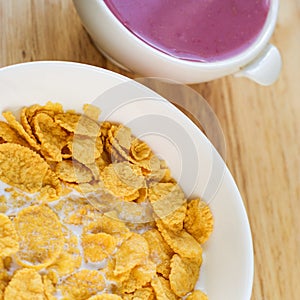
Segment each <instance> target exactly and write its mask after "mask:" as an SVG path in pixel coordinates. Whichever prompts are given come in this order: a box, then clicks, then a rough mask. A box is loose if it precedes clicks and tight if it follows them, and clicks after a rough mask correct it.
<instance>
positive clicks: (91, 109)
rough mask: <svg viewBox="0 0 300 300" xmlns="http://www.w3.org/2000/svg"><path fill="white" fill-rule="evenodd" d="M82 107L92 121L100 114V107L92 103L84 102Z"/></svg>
mask: <svg viewBox="0 0 300 300" xmlns="http://www.w3.org/2000/svg"><path fill="white" fill-rule="evenodd" d="M82 109H83V111H84V115H85V116H87V117H89V118H90V119H92V120H94V121H98V119H99V116H100V114H101V109H100V108H99V107H97V106H95V105H92V104H84V105H83V108H82Z"/></svg>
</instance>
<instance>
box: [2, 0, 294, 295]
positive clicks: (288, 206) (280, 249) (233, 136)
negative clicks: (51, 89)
mask: <svg viewBox="0 0 300 300" xmlns="http://www.w3.org/2000/svg"><path fill="white" fill-rule="evenodd" d="M0 34H1V41H0V45H1V46H0V67H3V66H7V65H11V64H16V63H20V62H27V61H35V60H68V61H77V62H82V63H88V64H92V65H96V66H100V67H104V68H107V69H110V70H113V71H116V72H119V73H122V74H125V75H127V76H129V77H137V76H138V75H137V74H130V73H126V72H124V71H122V70H121V69H119V68H118V67H116V66H114V65H113V64H112V63H110V62H109V61H107V60H106V59H105V58H104V57H103V56H101V55H100V54H99V53H98V51H97V50H96V49H95V47H94V46H93V44H92V42H91V40H90V38H89V37H88V35H87V33H86V32H85V30H84V29H83V27H82V25H81V23H80V20H79V17H78V16H77V14H76V11H75V9H74V6H73V3H72V1H71V0H9V1H8V0H0ZM272 42H273V43H274V44H276V45H277V46H278V48H279V49H280V51H281V53H282V57H283V70H282V73H281V76H280V78H279V80H278V81H277V82H276V83H275V84H274V85H273V86H271V87H261V86H259V85H257V84H255V83H253V82H250V81H249V80H247V79H241V78H234V77H227V78H223V79H220V80H215V81H212V82H209V83H203V84H195V85H192V86H191V88H193V89H194V90H195V91H197V92H199V93H200V94H202V95H203V96H204V98H205V99H206V100H207V102H208V103H209V104H210V106H211V107H212V109H213V110H214V112H215V114H216V116H217V117H218V119H219V122H220V124H221V127H222V130H223V134H224V137H225V141H226V153H225V151H223V150H224V149H223V150H222V151H223V152H224V153H223V156H224V157H225V159H226V163H227V165H228V167H229V169H230V170H231V172H232V174H233V176H234V178H235V180H236V182H237V185H238V187H239V189H240V192H241V194H242V197H243V199H244V202H245V206H246V209H247V212H248V216H249V220H250V224H251V228H252V234H253V243H254V252H255V277H254V286H253V295H252V299H253V300H277V299H278V300H279V299H281V300H283V299H286V300H297V299H300V284H299V282H298V281H299V278H300V259H299V256H300V217H299V215H300V157H299V154H300V153H299V152H300V55H299V53H300V1H299V0H288V1H281V7H280V13H279V19H278V24H277V27H276V30H275V34H274V36H273V38H272ZM0 101H5V99H0ZM182 101H183V104H184V106H185V107H186V106H188V108H191V109H192V110H193V111H196V112H197V109H198V106H197V103H196V102H195V101H194V102H193V101H190V102H189V103H187V102H184V101H185V100H182ZM237 288H238V287H237ZM220 300H222V299H220Z"/></svg>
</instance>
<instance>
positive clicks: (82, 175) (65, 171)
mask: <svg viewBox="0 0 300 300" xmlns="http://www.w3.org/2000/svg"><path fill="white" fill-rule="evenodd" d="M55 173H56V174H57V176H58V177H59V178H60V179H61V180H62V181H66V182H75V183H85V182H90V181H92V180H93V174H92V172H91V170H90V169H88V168H87V167H86V166H84V165H82V164H80V163H78V162H76V161H72V160H64V161H61V162H59V163H58V164H57V165H56V167H55Z"/></svg>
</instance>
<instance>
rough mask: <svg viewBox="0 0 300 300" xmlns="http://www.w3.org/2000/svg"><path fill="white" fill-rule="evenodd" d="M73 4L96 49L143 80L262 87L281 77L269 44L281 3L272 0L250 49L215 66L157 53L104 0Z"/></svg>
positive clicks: (277, 56) (76, 0) (276, 54)
mask: <svg viewBox="0 0 300 300" xmlns="http://www.w3.org/2000/svg"><path fill="white" fill-rule="evenodd" d="M73 2H74V4H75V7H76V9H77V12H78V14H79V16H80V18H81V20H82V23H83V25H84V26H85V28H86V30H87V31H88V32H89V34H90V36H91V37H92V39H93V40H94V42H95V45H96V46H97V48H98V49H99V50H100V51H101V52H102V53H103V54H104V55H105V56H106V57H108V58H109V59H110V60H112V61H113V62H114V63H115V64H117V65H119V66H120V67H122V68H125V69H127V70H131V71H133V72H134V73H138V74H140V75H142V76H147V77H160V78H167V79H172V80H175V81H178V82H181V83H197V82H203V81H209V80H212V79H216V78H219V77H223V76H226V75H229V74H235V75H236V76H239V77H248V78H250V79H252V80H254V81H256V82H258V83H260V84H262V85H270V84H272V83H274V82H275V81H276V79H277V78H278V76H279V73H280V70H281V65H282V62H281V56H280V53H279V51H278V49H277V48H276V47H275V46H273V45H271V44H270V43H269V40H270V38H271V36H272V33H273V31H274V28H275V24H276V20H277V14H278V7H279V0H271V6H270V10H269V14H268V17H267V20H266V23H265V26H264V28H263V29H262V32H261V34H260V35H259V37H258V38H257V40H256V42H255V43H254V44H253V45H252V46H251V47H249V48H248V49H246V50H245V51H243V52H242V53H241V54H238V55H236V56H234V57H231V58H229V59H226V60H223V61H220V62H215V63H202V62H192V61H187V60H183V59H178V58H175V57H172V56H170V55H167V54H165V53H163V52H161V51H159V50H156V49H155V48H153V47H151V46H149V45H148V44H146V43H145V42H143V41H142V40H140V39H139V38H137V37H136V36H135V35H134V34H132V33H131V32H130V31H129V30H127V29H126V28H125V26H123V25H122V24H121V22H120V21H119V20H118V19H117V18H116V17H115V16H114V14H113V13H112V12H111V11H110V10H109V9H108V8H107V6H106V4H105V3H104V1H103V0H89V1H86V0H73Z"/></svg>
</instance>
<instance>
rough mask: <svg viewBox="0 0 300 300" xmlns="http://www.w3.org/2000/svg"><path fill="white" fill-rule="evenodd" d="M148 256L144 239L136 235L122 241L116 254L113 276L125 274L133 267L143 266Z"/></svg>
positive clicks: (147, 248)
mask: <svg viewBox="0 0 300 300" xmlns="http://www.w3.org/2000/svg"><path fill="white" fill-rule="evenodd" d="M148 256H149V247H148V243H147V241H146V239H145V238H144V237H142V236H141V235H139V234H137V233H133V234H132V235H131V237H130V238H129V239H128V240H126V241H124V242H123V244H122V245H121V247H120V249H119V250H118V252H117V253H116V256H115V258H116V266H115V270H114V274H115V275H120V274H124V273H125V274H127V273H128V272H130V271H131V270H132V269H133V268H134V267H135V266H137V265H140V264H143V263H144V262H145V261H147V258H148Z"/></svg>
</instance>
